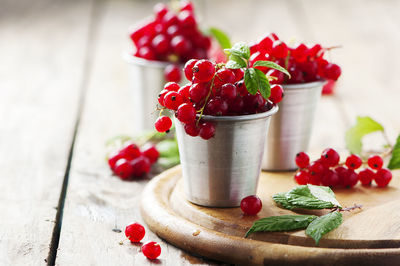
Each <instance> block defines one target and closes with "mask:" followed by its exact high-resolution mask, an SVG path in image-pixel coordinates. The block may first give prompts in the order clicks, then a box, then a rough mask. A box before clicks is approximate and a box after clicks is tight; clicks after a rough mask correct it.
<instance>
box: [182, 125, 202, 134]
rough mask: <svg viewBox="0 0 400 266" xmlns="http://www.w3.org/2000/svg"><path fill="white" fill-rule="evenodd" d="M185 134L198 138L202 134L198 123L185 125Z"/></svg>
mask: <svg viewBox="0 0 400 266" xmlns="http://www.w3.org/2000/svg"><path fill="white" fill-rule="evenodd" d="M185 132H186V133H187V134H188V135H189V136H192V137H196V136H198V135H199V133H200V128H199V127H198V126H197V125H196V122H193V123H188V124H185Z"/></svg>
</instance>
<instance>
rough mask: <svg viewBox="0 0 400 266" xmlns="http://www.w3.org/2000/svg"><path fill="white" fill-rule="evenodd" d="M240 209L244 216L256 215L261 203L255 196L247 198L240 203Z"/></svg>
mask: <svg viewBox="0 0 400 266" xmlns="http://www.w3.org/2000/svg"><path fill="white" fill-rule="evenodd" d="M240 208H241V209H242V211H243V213H244V214H245V215H256V214H257V213H259V212H260V211H261V208H262V201H261V200H260V198H259V197H257V196H256V195H251V196H247V197H245V198H243V199H242V201H241V202H240Z"/></svg>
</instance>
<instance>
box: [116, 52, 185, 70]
mask: <svg viewBox="0 0 400 266" xmlns="http://www.w3.org/2000/svg"><path fill="white" fill-rule="evenodd" d="M122 58H123V59H124V60H125V61H126V62H128V63H129V64H134V65H139V66H152V67H159V68H165V67H167V66H168V65H170V64H176V65H178V66H179V67H181V66H182V68H183V65H182V64H181V63H172V62H164V61H156V60H147V59H143V58H140V57H137V56H134V55H133V54H131V53H128V52H123V53H122Z"/></svg>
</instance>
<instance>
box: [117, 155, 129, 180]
mask: <svg viewBox="0 0 400 266" xmlns="http://www.w3.org/2000/svg"><path fill="white" fill-rule="evenodd" d="M114 173H115V174H116V175H117V176H119V177H120V178H122V179H128V178H130V177H131V176H132V174H133V167H132V165H131V164H130V162H129V161H128V160H126V159H119V160H118V161H117V162H116V163H115V167H114Z"/></svg>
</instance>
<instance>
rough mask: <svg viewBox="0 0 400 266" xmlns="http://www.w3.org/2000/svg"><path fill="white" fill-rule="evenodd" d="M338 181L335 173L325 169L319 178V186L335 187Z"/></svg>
mask: <svg viewBox="0 0 400 266" xmlns="http://www.w3.org/2000/svg"><path fill="white" fill-rule="evenodd" d="M339 183H340V179H339V176H338V174H337V173H336V172H335V171H332V170H330V169H327V170H326V171H324V173H323V174H322V176H321V184H322V185H323V186H331V187H336V186H337V185H339Z"/></svg>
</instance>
